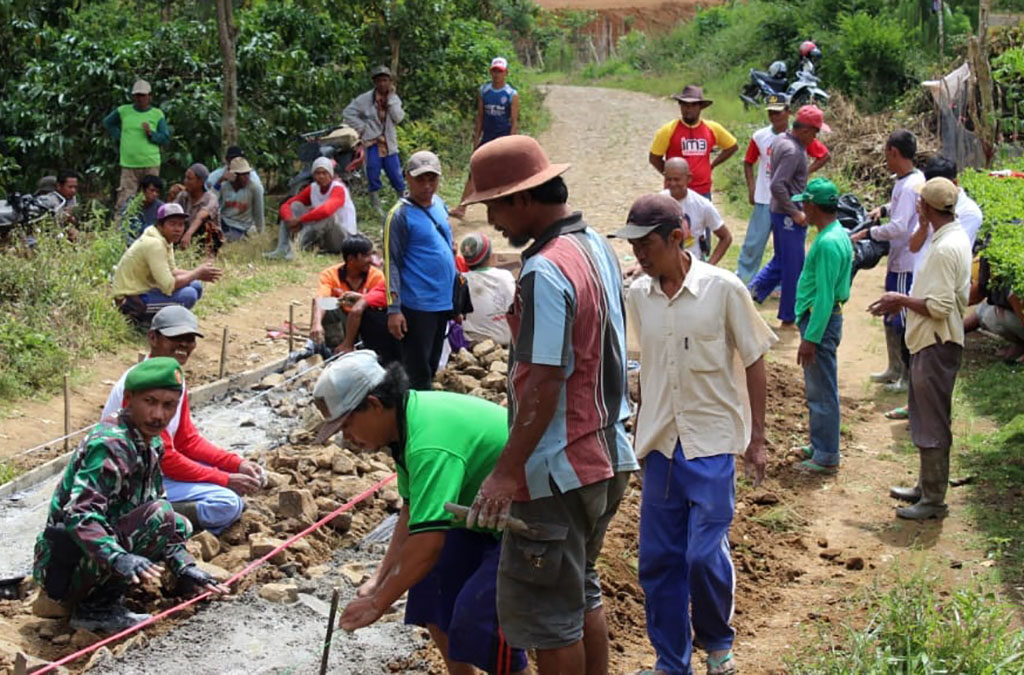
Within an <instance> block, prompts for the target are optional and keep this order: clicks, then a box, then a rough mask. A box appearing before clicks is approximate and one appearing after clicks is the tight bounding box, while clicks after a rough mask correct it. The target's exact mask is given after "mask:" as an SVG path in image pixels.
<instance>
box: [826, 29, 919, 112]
mask: <svg viewBox="0 0 1024 675" xmlns="http://www.w3.org/2000/svg"><path fill="white" fill-rule="evenodd" d="M915 38H916V29H912V28H911V27H910V26H909V25H907V24H905V23H903V22H901V21H899V20H897V19H895V18H892V17H887V16H884V15H883V16H872V15H869V14H863V13H858V14H843V15H841V16H840V17H839V22H838V26H837V32H836V34H835V40H836V44H835V47H834V49H835V56H836V63H837V64H838V67H832V66H831V64H830V66H829V67H827V68H825V69H823V72H824V73H825V74H826V75H828V76H830V79H829V82H831V83H834V84H835V85H838V86H839V87H840V88H841V89H842V90H843V91H844V92H846V93H847V94H849V95H850V96H851V97H852V98H853V99H854V100H855V101H857V103H858V104H860V105H861V106H862V107H864V108H866V109H867V110H868V111H870V112H877V111H879V110H882V109H884V108H885V107H886V106H888V105H889V104H891V103H892V102H893V101H894V100H895V99H896V98H897V97H898V96H899V95H900V94H901V93H903V91H904V90H906V89H907V87H909V86H910V85H911V84H912V83H913V82H915V81H916V79H917V72H916V67H915V64H916V63H917V62H918V58H919V57H918V54H917V52H916V50H915V49H914V47H913V42H914V40H915Z"/></svg>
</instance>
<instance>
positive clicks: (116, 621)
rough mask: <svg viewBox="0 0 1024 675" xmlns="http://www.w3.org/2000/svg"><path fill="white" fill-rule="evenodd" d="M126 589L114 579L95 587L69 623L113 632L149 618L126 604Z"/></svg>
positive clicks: (75, 611)
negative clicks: (131, 609)
mask: <svg viewBox="0 0 1024 675" xmlns="http://www.w3.org/2000/svg"><path fill="white" fill-rule="evenodd" d="M125 590H126V586H125V584H123V583H120V582H118V581H113V580H111V581H108V582H107V583H106V584H104V585H103V586H102V587H100V588H96V589H93V591H92V593H90V594H89V597H87V598H86V599H85V600H83V601H82V602H80V603H78V606H77V607H75V610H74V611H73V612H72V613H71V620H70V621H69V622H68V624H69V625H70V626H71V627H72V628H75V629H79V628H81V629H84V630H87V631H92V632H93V633H113V632H117V631H122V630H124V629H125V628H131V627H132V626H134V625H135V624H137V623H141V622H143V621H145V620H146V619H148V618H149V617H150V615H149V614H139V613H137V612H132V611H129V609H128V608H127V607H125V606H124V601H123V599H124V592H125Z"/></svg>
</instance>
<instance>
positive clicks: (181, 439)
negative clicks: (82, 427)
mask: <svg viewBox="0 0 1024 675" xmlns="http://www.w3.org/2000/svg"><path fill="white" fill-rule="evenodd" d="M201 337H203V334H202V333H200V332H199V322H198V321H197V320H196V315H195V314H193V313H192V312H190V311H189V310H187V309H185V308H184V307H181V306H178V305H175V306H171V307H165V308H164V309H161V310H160V311H159V312H157V313H156V316H154V317H153V323H152V325H151V326H150V331H149V335H148V338H149V356H147V357H146V358H149V359H151V358H154V357H158V356H169V357H171V358H174V359H177V361H178V363H180V364H181V366H182V367H183V368H184V366H185V364H186V363H188V358H189V356H191V355H192V352H193V350H195V348H196V338H201ZM129 370H130V369H129ZM127 376H128V372H127V371H126V372H125V373H124V375H122V376H121V379H120V380H118V381H117V383H116V384H115V385H114V388H113V389H111V391H110V395H109V396H108V397H107V404H106V405H105V406H104V407H103V414H102V415H101V416H100V419H101V420H105V419H107V418H109V417H111V416H113V415H115V414H117V412H118V411H119V410H120V409H121V408H122V407H123V406H124V383H125V378H127ZM162 438H163V441H164V454H163V458H162V459H161V460H160V469H161V471H163V475H164V489H165V490H166V491H167V500H168V501H169V502H171V504H172V506H174V510H175V511H177V512H178V513H180V514H181V515H183V516H185V517H186V518H188V519H189V520H190V521H191V522H192V525H193V528H194V529H195V531H199V530H200V529H204V528H205V529H207V530H209V531H210V532H212V533H213V534H220V533H221V532H222V531H223V530H224V529H225V528H227V527H228V526H229V525H231V524H232V523H233V522H235V521H236V520H238V518H239V517H241V515H242V511H243V510H244V509H245V502H244V501H243V500H242V495H247V494H251V493H253V492H256V491H257V490H259V488H260V485H261V483H262V481H263V469H262V468H261V467H260V465H259V464H257V463H256V462H251V461H249V460H245V459H242V458H241V457H239V456H238V455H236V454H234V453H233V452H228V451H227V450H224V449H222V448H219V447H217V446H216V445H214V444H213V443H211V442H210V441H208V440H206V439H205V438H203V436H202V435H201V434H200V433H199V431H197V430H196V427H195V425H194V424H193V423H192V412H191V410H190V409H189V404H188V389H187V387H186V386H185V383H184V382H182V390H181V398H180V399H178V409H177V410H176V411H175V413H174V417H172V418H171V421H170V423H169V424H168V425H167V428H166V429H165V430H164V432H163V434H162Z"/></svg>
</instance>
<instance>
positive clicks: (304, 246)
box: [277, 204, 345, 253]
mask: <svg viewBox="0 0 1024 675" xmlns="http://www.w3.org/2000/svg"><path fill="white" fill-rule="evenodd" d="M308 210H309V207H308V206H306V205H305V204H292V216H294V217H296V218H298V217H300V216H301V215H302V214H303V213H305V212H306V211H308ZM296 239H297V240H298V243H299V249H301V250H303V251H311V250H313V248H318V249H320V250H321V251H322V252H324V253H341V243H342V242H343V241H345V231H344V230H342V229H341V227H340V226H339V225H338V223H336V222H335V221H334V219H333V218H325V219H323V220H314V221H313V222H310V223H302V228H301V229H300V230H299V232H298V234H297V235H296ZM277 248H278V250H283V251H286V250H288V249H289V248H291V232H290V231H289V230H288V226H287V225H285V223H284V221H283V220H282V221H281V226H280V230H279V231H278V233H277Z"/></svg>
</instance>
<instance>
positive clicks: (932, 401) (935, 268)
mask: <svg viewBox="0 0 1024 675" xmlns="http://www.w3.org/2000/svg"><path fill="white" fill-rule="evenodd" d="M918 191H919V192H920V194H921V199H920V200H919V201H918V206H917V209H918V215H919V220H918V222H919V225H918V227H922V228H928V227H930V228H931V229H932V243H931V246H930V247H929V248H928V251H927V252H926V253H925V257H924V260H923V262H922V263H921V266H920V268H919V269H918V272H917V274H916V276H915V278H914V286H913V288H912V289H911V291H910V295H904V294H902V293H886V294H884V295H883V296H882V297H881V298H879V299H878V300H876V301H875V302H874V303H872V305H871V307H870V308H869V311H870V312H871V313H872V314H875V315H876V316H882V315H888V314H894V313H896V312H899V311H900V310H902V309H906V310H908V311H907V333H906V341H907V349H908V350H909V351H910V436H911V438H912V439H913V441H914V445H916V446H917V448H918V450H919V452H920V459H921V471H920V475H919V477H918V480H917V486H916V487H913V488H904V487H893V488H891V489H890V490H889V494H890V495H891V496H892V497H894V498H895V499H900V500H903V501H908V502H913V505H912V506H904V507H900V508H898V509H896V515H897V516H899V517H900V518H909V519H913V520H926V519H928V518H944V517H945V516H946V511H947V508H946V504H945V498H946V486H947V484H948V482H949V448H950V446H951V445H952V444H953V432H952V421H951V416H952V406H953V385H954V384H955V383H956V374H957V371H959V370H960V360H961V358H962V356H963V345H964V312H965V311H966V310H967V301H968V296H969V294H970V289H971V242H970V239H969V238H968V236H967V233H966V232H965V231H964V229H963V227H962V226H961V225H960V223H959V222H958V221H957V219H956V215H955V213H954V209H955V208H956V202H957V199H958V198H959V196H960V190H959V189H958V188H957V186H956V185H955V184H953V182H952V181H950V180H949V179H947V178H932V179H930V180H928V181H927V182H925V183H923V184H922V185H921V187H920V189H919V190H918Z"/></svg>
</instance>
